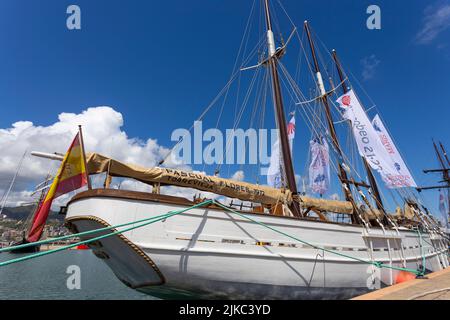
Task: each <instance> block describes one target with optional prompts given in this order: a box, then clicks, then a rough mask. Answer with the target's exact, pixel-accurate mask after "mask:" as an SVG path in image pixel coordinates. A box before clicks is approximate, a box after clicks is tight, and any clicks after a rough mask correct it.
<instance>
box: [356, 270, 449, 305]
mask: <svg viewBox="0 0 450 320" xmlns="http://www.w3.org/2000/svg"><path fill="white" fill-rule="evenodd" d="M352 300H450V268H446V269H444V270H441V271H438V272H434V273H431V274H428V275H426V277H425V278H424V279H414V280H410V281H407V282H403V283H400V284H396V285H393V286H390V287H387V288H383V289H380V290H376V291H374V292H371V293H368V294H365V295H362V296H359V297H355V298H353V299H352Z"/></svg>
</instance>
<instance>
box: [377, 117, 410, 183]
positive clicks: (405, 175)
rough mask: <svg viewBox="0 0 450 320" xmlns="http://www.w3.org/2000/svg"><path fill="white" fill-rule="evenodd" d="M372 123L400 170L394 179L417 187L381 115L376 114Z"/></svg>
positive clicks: (397, 168)
mask: <svg viewBox="0 0 450 320" xmlns="http://www.w3.org/2000/svg"><path fill="white" fill-rule="evenodd" d="M372 125H373V128H374V129H375V131H376V132H377V133H378V136H379V137H380V141H381V143H382V144H383V146H384V148H385V149H386V152H387V154H388V155H389V156H390V157H391V159H392V161H393V162H394V166H395V168H396V170H397V171H398V173H397V175H396V177H395V180H394V181H397V182H398V183H399V184H400V185H401V186H402V187H413V188H417V184H416V182H415V181H414V178H413V176H412V175H411V173H410V172H409V170H408V167H407V166H406V164H405V161H403V158H402V156H401V155H400V153H399V152H398V150H397V147H396V146H395V144H394V141H393V140H392V139H391V136H390V135H389V133H388V132H387V130H386V127H385V126H384V124H383V122H382V121H381V119H380V116H379V115H376V116H375V117H374V118H373V120H372Z"/></svg>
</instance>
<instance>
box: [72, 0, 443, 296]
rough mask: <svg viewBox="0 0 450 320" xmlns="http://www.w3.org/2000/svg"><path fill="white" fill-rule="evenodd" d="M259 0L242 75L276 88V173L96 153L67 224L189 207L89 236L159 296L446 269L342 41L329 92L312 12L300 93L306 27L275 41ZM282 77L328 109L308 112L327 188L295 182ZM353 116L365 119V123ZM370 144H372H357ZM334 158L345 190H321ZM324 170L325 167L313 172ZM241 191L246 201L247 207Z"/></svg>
mask: <svg viewBox="0 0 450 320" xmlns="http://www.w3.org/2000/svg"><path fill="white" fill-rule="evenodd" d="M261 4H262V11H261V12H263V16H264V20H265V34H264V37H263V38H262V39H263V40H262V41H260V42H259V45H260V46H259V47H258V48H257V50H255V52H257V54H258V55H259V61H258V63H257V65H255V66H251V67H247V66H245V65H242V66H241V67H240V68H239V70H238V71H237V73H242V72H246V71H248V70H265V71H266V77H265V78H264V79H266V80H267V81H266V82H265V83H266V84H267V85H268V87H269V88H270V90H269V91H271V94H272V102H273V107H274V117H275V124H276V127H277V129H278V131H279V135H278V136H279V138H278V139H279V140H278V150H279V154H278V155H277V157H276V159H278V162H279V164H280V165H279V170H278V174H279V179H274V180H273V181H276V183H274V184H271V185H270V186H267V185H262V184H260V183H257V182H253V183H251V182H243V181H236V180H232V179H226V178H222V177H220V176H219V175H218V174H217V172H215V174H214V175H206V174H203V173H196V172H193V171H184V170H179V169H176V168H169V167H167V166H163V164H164V161H161V163H160V166H159V167H152V168H147V167H142V166H137V165H134V164H129V163H124V162H121V161H118V160H115V159H112V158H110V157H107V156H104V155H100V154H97V153H91V154H88V155H87V159H86V170H87V172H88V173H89V175H91V176H93V175H100V174H103V175H105V182H104V185H103V187H101V188H91V187H89V189H88V190H87V191H83V192H81V193H78V194H77V195H75V196H74V197H73V198H72V199H71V200H70V201H69V203H68V204H67V209H66V210H67V214H66V219H65V221H66V224H67V226H68V227H69V228H70V230H72V231H73V232H75V233H78V232H83V231H90V230H95V229H98V228H103V227H108V226H114V225H121V224H125V223H129V222H133V221H142V220H143V219H148V218H151V217H159V216H161V215H162V214H165V213H168V212H180V211H183V210H185V209H186V208H189V210H186V211H185V212H183V213H182V214H178V215H174V216H172V217H170V218H167V219H164V220H162V221H160V222H158V223H153V224H148V225H146V226H143V227H141V228H139V229H135V230H131V231H127V232H123V233H120V234H118V235H115V236H111V237H108V238H104V239H102V240H98V241H95V242H92V243H89V244H88V246H89V247H90V248H91V249H92V251H93V253H94V254H95V255H96V256H97V257H98V258H99V259H102V260H103V261H104V262H105V263H106V264H107V265H108V266H109V267H110V268H111V270H112V271H113V272H114V274H115V275H116V276H117V278H118V279H120V280H121V281H122V282H123V283H124V284H125V285H127V286H129V287H131V288H133V289H136V290H139V291H141V292H145V293H149V294H152V295H155V296H159V297H165V296H170V297H173V296H174V295H176V296H180V297H182V296H188V297H192V295H198V296H200V297H206V298H217V297H222V298H224V297H225V298H230V297H232V298H251V299H254V298H274V299H276V298H280V299H298V298H346V297H351V296H354V295H356V294H358V293H362V292H367V291H368V290H372V289H374V288H376V287H377V281H378V282H379V284H380V285H381V286H383V285H392V284H395V283H396V282H397V280H398V279H399V276H400V275H402V273H404V272H405V271H404V270H424V272H433V271H438V270H441V269H443V268H447V267H448V266H449V261H448V255H447V254H448V247H447V243H448V239H447V238H446V237H445V235H444V234H442V232H440V230H439V228H437V225H436V221H435V220H434V218H433V217H432V215H431V214H429V212H428V211H427V210H426V208H425V207H424V206H423V205H422V204H421V202H420V201H419V200H418V198H417V196H416V195H415V194H414V193H413V191H411V190H412V189H413V186H414V182H413V181H412V180H411V179H410V177H411V175H410V173H409V171H408V172H405V171H404V170H407V169H406V168H404V167H406V165H405V166H404V163H403V162H402V160H399V159H397V160H396V161H394V160H393V159H394V158H392V157H393V156H392V157H391V156H387V154H388V153H387V152H386V151H383V150H384V149H383V148H386V145H385V144H384V143H383V142H382V140H381V138H380V136H379V134H381V133H383V134H384V136H385V138H386V137H388V138H389V139H390V137H389V136H388V135H387V132H386V131H385V130H383V128H384V129H385V127H384V126H383V125H382V123H381V122H380V121H379V122H378V123H372V122H370V121H368V117H367V114H366V111H365V110H364V108H362V106H361V103H360V102H359V99H358V97H357V96H356V94H355V89H354V88H352V87H351V85H350V83H349V79H348V77H347V76H346V74H345V72H344V70H343V67H342V65H341V63H340V61H339V58H338V56H337V53H336V51H332V52H331V56H332V59H333V62H334V65H335V67H336V71H337V75H338V77H339V82H338V83H339V84H338V85H337V86H335V85H334V84H333V81H332V79H330V87H331V89H330V90H328V91H327V90H326V85H325V82H324V80H323V76H322V72H323V71H322V69H321V63H320V61H319V60H320V59H319V57H318V48H317V46H316V44H315V41H314V37H313V33H312V32H311V28H310V25H309V24H308V22H305V24H304V34H305V35H306V37H307V43H308V45H309V49H310V50H309V51H310V53H311V57H310V60H308V65H309V67H310V68H311V71H312V74H313V75H314V77H315V79H314V81H315V85H316V87H315V88H314V90H313V92H314V93H318V94H317V95H315V96H314V97H313V99H311V100H309V101H307V100H305V99H303V100H302V99H301V98H300V97H302V96H303V95H302V94H301V92H300V91H299V86H298V84H297V83H296V81H295V80H294V78H293V77H289V75H288V74H287V73H286V69H285V67H284V65H283V64H282V63H281V60H282V58H283V57H284V56H285V55H286V54H287V53H286V52H287V50H286V49H287V46H288V44H289V43H290V42H291V40H292V39H293V38H294V37H295V36H296V35H297V36H298V38H299V40H301V39H300V36H299V32H298V30H297V28H296V27H295V26H294V28H293V31H292V33H291V34H290V36H289V38H288V40H287V41H286V42H284V41H283V40H282V38H280V39H278V40H276V39H275V38H276V37H275V34H278V33H276V32H275V30H274V29H275V28H274V25H275V24H274V23H273V18H272V12H273V6H274V4H273V3H270V1H269V0H263V1H262V2H261ZM252 10H253V9H252ZM279 43H281V45H280V46H277V44H279ZM262 47H263V48H264V49H261V48H262ZM246 61H248V59H247V60H246ZM309 62H311V63H309ZM282 75H283V76H284V78H283V79H284V81H287V85H286V83H285V86H290V87H291V89H292V92H293V93H294V94H295V96H296V97H299V98H298V99H297V105H298V106H300V107H299V108H300V109H301V111H302V112H306V110H307V109H308V108H309V107H310V106H311V105H312V104H314V105H315V106H316V107H317V108H320V110H321V112H322V113H321V114H322V118H320V117H318V116H317V113H313V114H310V115H312V117H314V119H313V121H312V127H311V128H312V130H313V131H314V136H313V139H311V148H313V147H314V148H315V149H314V150H315V151H314V152H312V156H314V157H316V159H315V160H316V162H315V163H316V165H312V166H311V177H312V178H311V179H310V180H312V181H310V183H312V184H313V183H317V185H315V187H316V189H314V190H316V191H317V193H319V194H320V197H318V196H317V195H311V194H306V193H307V192H299V190H298V187H297V181H296V176H295V172H294V165H293V155H292V154H291V146H290V143H289V142H290V141H289V134H290V133H292V129H293V124H292V123H291V126H290V128H288V126H286V123H287V121H286V110H285V108H284V99H285V94H284V92H283V85H282V81H283V79H281V76H282ZM235 78H236V77H234V78H233V79H235ZM340 90H342V92H341V93H339V91H340ZM338 93H339V94H342V96H340V97H338V96H337V97H338V99H337V100H336V101H337V104H338V106H337V107H336V109H337V110H339V111H340V112H339V114H340V115H341V116H342V117H343V118H344V121H343V123H344V125H346V126H347V124H350V126H349V128H350V129H351V131H352V134H353V137H354V139H355V141H356V144H357V147H358V151H359V156H360V157H359V156H358V158H359V159H358V161H361V162H362V164H363V168H364V171H365V174H366V175H367V181H364V180H363V179H362V178H361V177H360V176H359V175H358V174H357V173H356V169H355V168H353V167H352V165H351V163H350V159H349V157H348V156H347V155H346V154H345V152H344V148H343V147H342V144H341V141H340V139H339V136H338V133H337V129H336V121H337V120H342V119H335V118H333V106H334V102H333V101H332V100H331V97H332V96H333V95H337V94H338ZM310 109H311V108H310ZM356 121H360V122H361V121H365V122H364V123H363V127H364V128H366V130H365V131H364V132H362V131H361V130H359V129H360V127H361V126H360V125H359V124H358V123H356ZM355 130H359V131H357V132H356V131H355ZM374 135H376V137H374ZM367 140H370V141H369V142H367V143H366V141H367ZM384 142H386V141H384ZM364 143H366V144H367V145H366V146H364V145H363V146H362V149H361V144H364ZM386 143H389V144H392V141H391V140H388V141H387V142H386ZM391 147H392V146H391ZM381 154H382V155H381ZM396 156H397V157H398V155H396ZM329 158H334V159H335V160H336V165H335V166H334V167H333V168H334V169H335V171H336V176H337V179H338V182H339V184H340V186H342V194H343V196H344V197H345V200H338V199H333V200H332V199H326V198H323V197H322V195H323V194H324V190H326V189H327V183H328V180H329V179H330V173H328V171H329V169H327V168H326V166H331V165H332V163H331V160H330V159H329ZM274 163H275V164H276V163H277V162H276V161H275V162H274ZM381 164H383V168H382V166H381ZM384 164H385V165H384ZM321 168H322V169H324V170H322V171H320V170H318V169H321ZM319 171H320V172H319ZM374 171H376V172H378V173H380V175H381V176H382V178H383V182H385V183H386V185H388V186H389V187H390V188H391V189H392V190H402V191H401V194H402V199H403V200H404V204H403V208H401V207H400V206H399V207H398V208H397V209H396V212H395V213H392V212H389V210H388V207H387V205H386V202H385V201H383V198H382V194H381V191H380V185H379V184H378V182H377V179H376V177H375V173H374ZM275 172H277V170H275ZM318 173H320V175H319V174H318ZM115 178H126V179H133V180H135V181H139V182H141V183H144V184H147V185H149V189H150V188H152V190H149V192H137V191H132V190H123V189H117V188H116V189H115V188H112V187H111V181H112V179H115ZM319 184H320V185H319ZM168 186H170V187H178V188H189V189H195V190H197V191H199V192H205V193H207V194H208V195H211V194H212V195H214V196H218V197H222V198H219V200H217V199H216V200H215V201H213V202H207V204H205V202H204V200H205V199H204V198H199V197H196V198H194V199H192V200H190V199H187V198H183V197H178V196H174V195H171V194H164V192H163V190H172V189H170V188H169V189H167V188H166V189H165V187H168ZM406 190H409V191H406ZM220 199H223V200H220ZM226 199H233V201H227V200H226ZM235 201H241V203H240V205H239V204H238V205H237V206H236V202H235ZM244 203H245V205H244ZM196 205H198V206H196ZM113 231H114V230H110V231H102V233H101V234H107V233H111V232H113ZM93 237H94V236H92V235H90V236H87V235H86V236H82V237H81V239H82V240H86V239H91V238H93ZM367 261H369V262H372V263H367ZM380 266H385V267H384V268H380Z"/></svg>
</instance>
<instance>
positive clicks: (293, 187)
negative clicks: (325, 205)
mask: <svg viewBox="0 0 450 320" xmlns="http://www.w3.org/2000/svg"><path fill="white" fill-rule="evenodd" d="M264 4H265V16H266V27H267V41H268V49H269V50H268V53H269V57H268V65H269V68H270V71H271V74H272V90H273V100H274V105H275V109H276V121H277V123H278V128H279V131H280V142H281V151H282V158H283V167H284V171H285V174H286V180H287V181H286V182H287V187H288V189H289V190H290V191H291V192H292V194H293V195H297V194H298V191H297V184H296V182H295V173H294V166H293V164H292V156H291V150H290V147H289V140H288V133H287V128H286V117H285V114H284V107H283V97H282V94H281V85H280V80H279V76H278V60H277V59H278V58H277V56H276V48H275V41H274V36H273V31H272V21H271V18H270V7H269V0H265V1H264ZM290 209H291V211H292V213H293V214H294V216H296V217H300V216H302V214H301V211H300V206H299V203H297V202H296V201H293V202H292V205H291V206H290Z"/></svg>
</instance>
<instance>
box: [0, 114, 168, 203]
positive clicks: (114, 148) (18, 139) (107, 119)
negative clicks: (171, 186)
mask: <svg viewBox="0 0 450 320" xmlns="http://www.w3.org/2000/svg"><path fill="white" fill-rule="evenodd" d="M78 125H82V126H83V137H84V142H85V146H86V151H87V152H89V151H95V152H98V153H102V154H105V155H108V156H111V157H113V158H115V159H117V160H121V161H125V162H130V163H135V164H138V165H142V166H155V165H157V164H158V162H159V161H160V160H161V159H162V158H163V157H164V156H165V155H166V154H167V152H168V149H166V148H164V147H162V146H160V145H159V144H158V142H157V140H154V139H147V140H145V141H144V140H141V139H138V138H130V137H128V136H127V134H126V132H125V131H123V130H122V126H123V117H122V114H120V113H119V112H117V111H115V110H114V109H112V108H110V107H95V108H89V109H87V110H85V111H83V112H82V113H80V114H74V113H61V114H60V115H59V116H58V121H56V122H55V123H53V124H51V125H49V126H38V125H34V124H33V123H32V122H30V121H18V122H16V123H13V124H12V125H11V127H10V128H6V129H0V150H2V156H1V157H0V194H1V195H3V193H4V190H6V189H7V187H8V185H9V183H10V181H11V179H12V177H13V175H14V173H15V172H16V170H17V166H18V162H19V160H20V159H21V157H22V155H23V154H24V152H25V151H27V152H28V154H29V153H30V152H31V151H42V152H49V153H53V152H60V153H65V152H66V151H67V148H68V146H69V145H70V142H71V141H72V139H73V137H74V136H75V134H76V132H77V130H78ZM57 166H58V163H57V162H55V161H49V160H46V159H40V158H36V157H32V156H29V155H28V156H26V158H25V159H24V162H23V165H22V168H21V170H20V172H19V177H18V180H17V183H16V185H15V188H14V189H13V192H12V193H11V196H10V197H9V198H8V200H9V201H8V205H11V204H17V203H19V202H21V201H25V202H28V201H30V198H29V194H28V193H26V190H31V189H33V188H34V186H35V185H36V184H37V183H39V182H40V181H41V180H43V179H44V177H45V176H46V174H47V173H48V172H52V173H54V172H55V170H56V168H57Z"/></svg>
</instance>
